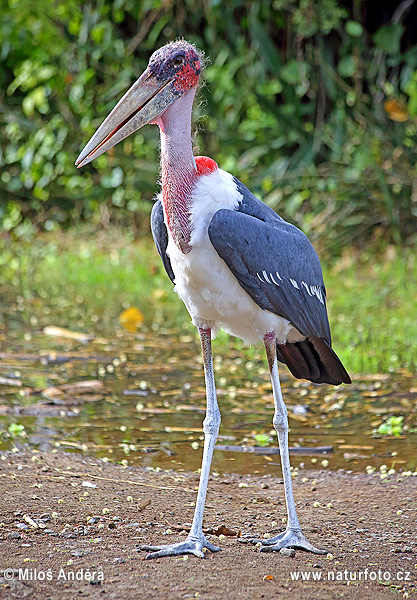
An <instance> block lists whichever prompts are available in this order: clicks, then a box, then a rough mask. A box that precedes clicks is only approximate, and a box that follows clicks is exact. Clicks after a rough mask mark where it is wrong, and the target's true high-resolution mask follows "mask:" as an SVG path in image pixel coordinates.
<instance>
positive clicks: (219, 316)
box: [167, 169, 304, 343]
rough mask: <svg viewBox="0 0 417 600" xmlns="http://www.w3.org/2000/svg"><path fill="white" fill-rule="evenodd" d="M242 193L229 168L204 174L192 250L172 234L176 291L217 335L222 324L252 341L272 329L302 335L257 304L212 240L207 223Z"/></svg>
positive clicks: (282, 337) (281, 337) (197, 321)
mask: <svg viewBox="0 0 417 600" xmlns="http://www.w3.org/2000/svg"><path fill="white" fill-rule="evenodd" d="M240 198H241V195H240V193H239V192H238V191H237V189H236V185H235V183H234V180H233V177H232V176H231V175H230V174H229V173H227V172H226V171H222V170H221V169H218V170H217V171H215V172H214V173H211V174H210V175H202V176H201V177H199V179H198V181H197V184H196V187H195V191H194V202H193V207H192V211H191V213H192V222H193V233H192V237H191V246H192V249H191V251H190V252H189V253H188V254H183V253H182V252H181V251H180V250H179V248H177V246H176V245H175V243H174V241H173V240H172V238H171V235H170V234H168V237H169V241H168V247H167V254H168V256H169V258H170V261H171V265H172V269H173V271H174V274H175V291H176V292H177V294H178V295H179V296H180V298H181V299H182V300H183V302H184V304H185V306H186V307H187V310H188V312H189V313H190V316H191V319H192V322H193V323H194V325H196V326H197V327H202V328H204V329H207V328H210V329H211V330H212V334H213V336H214V335H215V334H216V333H217V332H218V330H219V329H220V328H222V329H224V330H225V331H227V332H228V333H230V334H232V335H234V336H236V337H240V338H241V339H243V340H245V341H246V342H249V343H256V342H258V341H259V340H262V338H263V336H264V335H265V333H268V332H272V331H274V332H275V334H276V336H277V341H278V342H279V343H284V342H285V341H286V340H287V339H289V340H290V341H295V340H300V339H303V337H304V336H301V334H300V333H299V332H298V331H296V330H295V329H294V328H293V327H292V326H291V324H290V323H289V322H288V321H287V320H286V319H284V318H282V317H278V316H277V315H274V314H273V313H271V312H269V311H266V310H262V309H261V308H259V307H258V305H257V304H256V303H255V302H254V301H253V300H252V299H251V297H250V296H249V295H248V294H247V293H246V292H245V290H244V289H243V288H242V287H241V286H240V285H239V283H238V281H237V279H236V278H235V277H234V275H233V274H232V273H231V271H230V270H229V269H228V267H227V265H226V263H225V262H224V261H223V260H222V259H221V258H220V257H219V255H218V254H217V252H216V250H215V249H214V248H213V246H212V244H211V242H210V240H209V237H208V233H207V229H208V225H209V223H210V221H211V219H212V217H213V215H214V213H215V212H217V211H218V210H220V209H221V208H227V209H230V210H233V209H235V208H236V207H237V204H238V202H239V200H240Z"/></svg>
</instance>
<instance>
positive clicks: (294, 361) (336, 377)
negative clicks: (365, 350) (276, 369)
mask: <svg viewBox="0 0 417 600" xmlns="http://www.w3.org/2000/svg"><path fill="white" fill-rule="evenodd" d="M277 357H278V360H280V361H281V362H283V363H285V364H286V365H287V367H288V368H289V370H290V371H291V373H292V374H293V375H294V377H297V379H309V380H310V381H312V382H313V383H331V384H332V385H340V384H341V383H351V379H350V377H349V375H348V373H347V371H346V369H345V368H344V366H343V365H342V363H341V362H340V359H339V358H338V356H337V354H336V353H335V352H334V350H332V348H331V347H330V345H329V344H328V343H327V342H326V341H325V340H323V339H322V338H307V339H305V340H303V341H302V342H294V343H289V342H288V343H286V344H277Z"/></svg>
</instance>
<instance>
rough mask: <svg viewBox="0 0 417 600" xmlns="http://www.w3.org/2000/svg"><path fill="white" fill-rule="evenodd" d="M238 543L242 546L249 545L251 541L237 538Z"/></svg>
mask: <svg viewBox="0 0 417 600" xmlns="http://www.w3.org/2000/svg"><path fill="white" fill-rule="evenodd" d="M237 541H238V542H240V543H241V544H249V540H248V539H247V538H244V537H239V538H237Z"/></svg>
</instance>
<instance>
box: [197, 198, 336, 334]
mask: <svg viewBox="0 0 417 600" xmlns="http://www.w3.org/2000/svg"><path fill="white" fill-rule="evenodd" d="M208 232H209V237H210V241H211V243H212V244H213V246H214V248H215V249H216V251H217V253H218V254H219V256H220V257H221V258H222V259H223V260H224V261H225V263H226V264H227V266H228V267H229V269H230V270H231V271H232V273H233V275H234V276H235V277H236V279H237V280H238V281H239V283H240V285H241V286H242V287H243V288H244V289H245V290H246V292H247V293H248V294H249V295H250V296H251V298H252V299H253V300H254V301H255V302H256V304H258V306H260V307H261V308H263V309H265V310H269V311H271V312H273V313H274V314H277V315H279V316H281V317H284V318H285V319H287V320H288V321H290V323H292V325H293V326H294V327H295V328H296V329H298V331H300V333H302V334H303V335H305V336H307V337H318V338H323V339H325V340H326V341H327V342H328V344H330V327H329V321H328V318H327V310H326V291H325V288H324V283H323V276H322V272H321V266H320V261H319V258H318V256H317V254H316V252H315V250H314V248H313V246H312V245H311V244H310V242H309V240H308V239H307V237H306V236H305V235H304V234H303V233H302V232H301V231H300V230H299V229H297V228H296V227H294V226H293V225H290V224H289V223H286V222H285V221H283V220H282V219H276V220H275V221H274V222H265V221H263V220H260V219H258V218H256V217H255V216H251V215H247V214H245V213H242V212H239V210H237V211H232V210H225V209H222V210H219V211H218V212H216V214H215V215H214V216H213V218H212V220H211V222H210V225H209V230H208Z"/></svg>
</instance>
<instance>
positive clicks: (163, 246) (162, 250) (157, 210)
mask: <svg viewBox="0 0 417 600" xmlns="http://www.w3.org/2000/svg"><path fill="white" fill-rule="evenodd" d="M151 231H152V236H153V239H154V242H155V246H156V249H157V250H158V253H159V256H160V257H161V258H162V262H163V265H164V267H165V271H166V272H167V273H168V277H169V278H170V280H171V281H172V283H175V275H174V271H173V270H172V266H171V261H170V260H169V256H168V255H167V246H168V231H167V228H166V225H165V222H164V209H163V206H162V202H161V200H157V201H156V202H155V204H154V205H153V207H152V212H151Z"/></svg>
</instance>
